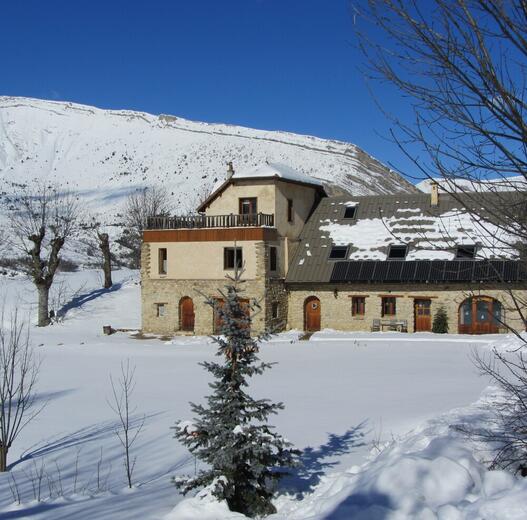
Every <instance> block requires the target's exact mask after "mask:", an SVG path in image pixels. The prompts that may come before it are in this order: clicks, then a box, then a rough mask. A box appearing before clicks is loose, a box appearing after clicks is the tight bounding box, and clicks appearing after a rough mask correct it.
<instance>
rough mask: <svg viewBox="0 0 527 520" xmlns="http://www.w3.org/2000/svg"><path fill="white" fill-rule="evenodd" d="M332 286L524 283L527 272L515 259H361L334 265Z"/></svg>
mask: <svg viewBox="0 0 527 520" xmlns="http://www.w3.org/2000/svg"><path fill="white" fill-rule="evenodd" d="M329 281H330V282H332V283H350V282H371V283H381V282H414V283H423V282H426V283H433V282H436V283H437V282H449V283H454V282H524V281H527V270H526V268H525V265H524V263H523V262H520V261H515V260H488V261H486V260H483V261H481V260H415V261H405V260H384V261H383V260H358V261H346V262H335V263H334V265H333V270H332V272H331V277H330V279H329Z"/></svg>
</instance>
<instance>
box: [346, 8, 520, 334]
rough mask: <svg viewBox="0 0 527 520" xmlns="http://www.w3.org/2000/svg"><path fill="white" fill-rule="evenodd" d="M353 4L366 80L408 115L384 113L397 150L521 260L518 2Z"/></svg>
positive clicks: (497, 248)
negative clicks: (387, 89)
mask: <svg viewBox="0 0 527 520" xmlns="http://www.w3.org/2000/svg"><path fill="white" fill-rule="evenodd" d="M352 6H353V11H354V20H355V27H356V33H357V36H358V42H359V48H360V49H361V50H362V51H363V54H364V56H365V57H366V64H367V65H366V67H365V73H366V76H367V77H368V78H369V79H370V80H373V81H374V82H375V81H383V83H385V84H388V85H391V86H392V87H394V88H395V89H396V91H398V92H399V93H400V94H401V95H402V96H401V97H402V100H404V101H403V102H402V103H400V104H398V106H404V107H405V109H408V108H409V109H410V111H409V113H410V115H409V116H408V115H406V116H405V114H404V113H390V112H389V111H388V110H386V109H384V108H383V110H384V111H385V113H386V114H387V115H388V116H389V117H390V119H391V120H392V122H393V128H392V131H391V135H392V137H393V138H394V140H395V141H396V143H397V144H398V145H399V147H400V149H401V150H402V151H403V152H404V154H405V155H406V156H407V157H408V158H409V159H410V160H411V161H412V162H413V164H414V165H415V166H416V168H417V169H418V171H419V172H420V173H421V175H424V176H426V177H428V178H437V177H439V178H440V179H441V180H440V183H441V188H442V189H443V190H444V191H446V192H447V193H449V194H450V195H451V196H452V197H454V198H455V199H457V200H458V201H459V202H460V204H461V206H462V207H463V208H464V209H466V211H467V212H468V213H470V215H471V217H472V218H473V219H474V220H475V221H476V222H478V224H479V225H480V227H481V228H482V229H483V230H485V228H488V222H491V223H492V225H493V226H497V228H498V229H499V230H500V233H494V235H493V241H494V244H493V247H494V250H495V251H498V254H499V251H500V249H501V250H509V251H510V250H511V249H513V248H514V249H516V251H517V255H516V258H517V259H520V260H523V261H525V260H526V258H527V256H526V249H525V244H526V243H527V195H526V193H527V120H526V113H527V82H526V81H525V78H526V77H527V37H526V34H527V3H526V2H525V1H523V0H511V1H508V2H504V1H502V0H431V1H430V2H426V3H423V2H420V1H419V0H352ZM483 191H485V192H490V193H482V192H483ZM487 234H488V235H490V233H487ZM511 295H512V296H513V297H515V298H518V294H517V293H516V294H512V292H511ZM524 303H525V302H518V305H517V307H518V309H520V310H521V309H522V307H524ZM521 314H522V316H523V317H524V324H525V325H526V326H527V321H526V320H525V313H521Z"/></svg>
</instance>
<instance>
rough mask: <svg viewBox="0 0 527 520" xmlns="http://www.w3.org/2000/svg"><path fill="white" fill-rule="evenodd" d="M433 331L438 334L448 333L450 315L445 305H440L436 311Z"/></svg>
mask: <svg viewBox="0 0 527 520" xmlns="http://www.w3.org/2000/svg"><path fill="white" fill-rule="evenodd" d="M432 332H435V333H436V334H446V333H447V332H448V316H447V313H446V310H445V308H444V307H443V306H441V307H439V309H437V312H436V313H435V316H434V323H433V324H432Z"/></svg>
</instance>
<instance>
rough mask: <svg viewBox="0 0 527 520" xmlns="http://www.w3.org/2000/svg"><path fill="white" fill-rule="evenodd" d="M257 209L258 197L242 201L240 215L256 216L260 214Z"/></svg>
mask: <svg viewBox="0 0 527 520" xmlns="http://www.w3.org/2000/svg"><path fill="white" fill-rule="evenodd" d="M256 208H257V202H256V197H250V198H249V197H246V198H243V199H240V215H256V213H257V212H258V211H257V209H256Z"/></svg>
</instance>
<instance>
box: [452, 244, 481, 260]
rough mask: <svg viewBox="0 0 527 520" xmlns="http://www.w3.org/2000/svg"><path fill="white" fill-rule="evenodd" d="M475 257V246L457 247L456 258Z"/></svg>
mask: <svg viewBox="0 0 527 520" xmlns="http://www.w3.org/2000/svg"><path fill="white" fill-rule="evenodd" d="M475 256H476V246H471V245H462V246H457V249H456V258H474V257H475Z"/></svg>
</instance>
